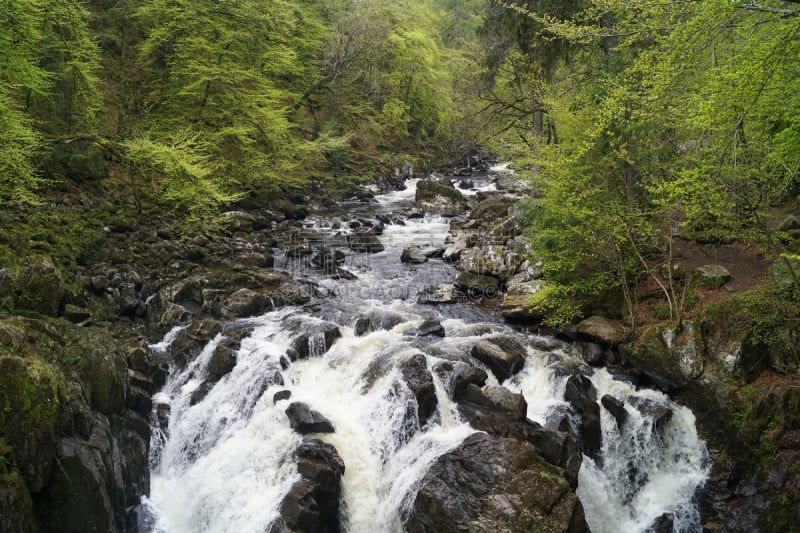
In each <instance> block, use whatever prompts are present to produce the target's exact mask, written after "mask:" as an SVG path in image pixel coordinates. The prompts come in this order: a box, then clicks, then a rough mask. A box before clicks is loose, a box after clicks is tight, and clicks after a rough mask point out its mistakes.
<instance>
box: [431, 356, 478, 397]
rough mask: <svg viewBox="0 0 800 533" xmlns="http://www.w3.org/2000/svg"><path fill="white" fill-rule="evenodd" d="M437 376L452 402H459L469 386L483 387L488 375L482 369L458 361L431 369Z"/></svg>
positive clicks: (437, 365)
mask: <svg viewBox="0 0 800 533" xmlns="http://www.w3.org/2000/svg"><path fill="white" fill-rule="evenodd" d="M433 371H434V372H436V375H437V376H439V379H440V380H441V381H442V383H443V384H444V387H445V389H446V390H447V391H448V394H449V395H450V397H451V398H453V399H454V400H461V399H463V398H464V395H465V394H466V392H467V388H468V387H469V385H477V386H478V387H483V386H484V385H485V384H486V380H487V379H488V375H487V374H486V371H484V370H483V369H480V368H477V367H474V366H472V365H468V364H466V363H462V362H460V361H443V362H440V363H437V364H436V365H435V366H434V367H433Z"/></svg>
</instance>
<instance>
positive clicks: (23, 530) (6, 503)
mask: <svg viewBox="0 0 800 533" xmlns="http://www.w3.org/2000/svg"><path fill="white" fill-rule="evenodd" d="M0 457H3V456H0ZM0 531H3V532H5V533H27V532H29V531H35V527H34V521H33V502H32V501H31V495H30V493H29V492H28V488H27V487H26V486H25V480H24V479H23V477H22V475H21V474H20V473H19V472H18V471H17V470H12V469H11V468H10V467H9V466H8V465H6V464H4V461H3V460H2V459H0Z"/></svg>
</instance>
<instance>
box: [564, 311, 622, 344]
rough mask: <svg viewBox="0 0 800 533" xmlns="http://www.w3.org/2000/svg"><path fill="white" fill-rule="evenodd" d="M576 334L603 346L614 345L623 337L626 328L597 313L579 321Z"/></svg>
mask: <svg viewBox="0 0 800 533" xmlns="http://www.w3.org/2000/svg"><path fill="white" fill-rule="evenodd" d="M575 334H576V335H577V336H578V337H579V338H582V339H584V340H588V341H590V342H596V343H598V344H600V345H602V346H613V345H615V344H617V343H619V341H620V340H621V339H622V336H623V335H624V330H623V329H622V328H621V327H620V326H619V325H617V324H615V323H614V322H611V321H610V320H608V319H607V318H603V317H601V316H596V315H595V316H590V317H589V318H586V319H584V320H581V321H580V322H578V324H577V325H576V326H575Z"/></svg>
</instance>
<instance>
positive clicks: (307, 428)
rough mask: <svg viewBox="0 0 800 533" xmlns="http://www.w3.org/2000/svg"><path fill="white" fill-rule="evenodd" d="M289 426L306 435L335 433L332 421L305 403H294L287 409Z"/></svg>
mask: <svg viewBox="0 0 800 533" xmlns="http://www.w3.org/2000/svg"><path fill="white" fill-rule="evenodd" d="M286 416H288V417H289V425H290V426H291V428H292V429H293V430H295V431H296V432H298V433H300V434H301V435H306V434H308V433H333V432H334V431H335V430H334V428H333V424H332V423H331V421H330V420H328V419H327V418H325V416H323V415H322V414H321V413H320V412H319V411H315V410H313V409H311V408H310V407H309V406H308V405H307V404H305V403H303V402H293V403H291V404H290V405H289V407H288V408H286Z"/></svg>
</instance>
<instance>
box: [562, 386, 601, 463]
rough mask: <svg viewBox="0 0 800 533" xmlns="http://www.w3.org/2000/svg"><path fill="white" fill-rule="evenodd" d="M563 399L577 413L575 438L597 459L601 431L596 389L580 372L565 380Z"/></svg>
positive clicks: (586, 452) (598, 456) (582, 448)
mask: <svg viewBox="0 0 800 533" xmlns="http://www.w3.org/2000/svg"><path fill="white" fill-rule="evenodd" d="M564 399H565V400H566V401H568V402H569V403H570V405H571V406H572V408H573V409H574V410H575V413H576V414H577V415H578V419H579V421H580V422H579V427H578V434H577V435H575V438H577V439H578V441H579V442H580V444H581V450H582V451H583V453H585V454H586V455H588V456H589V457H591V458H593V459H595V460H597V459H599V458H600V450H601V449H602V439H603V431H602V429H601V426H600V406H599V405H597V391H596V390H595V388H594V385H593V384H592V381H591V380H590V379H589V378H588V377H586V376H582V375H580V374H578V375H575V376H572V377H571V378H569V379H568V380H567V387H566V389H565V390H564Z"/></svg>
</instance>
